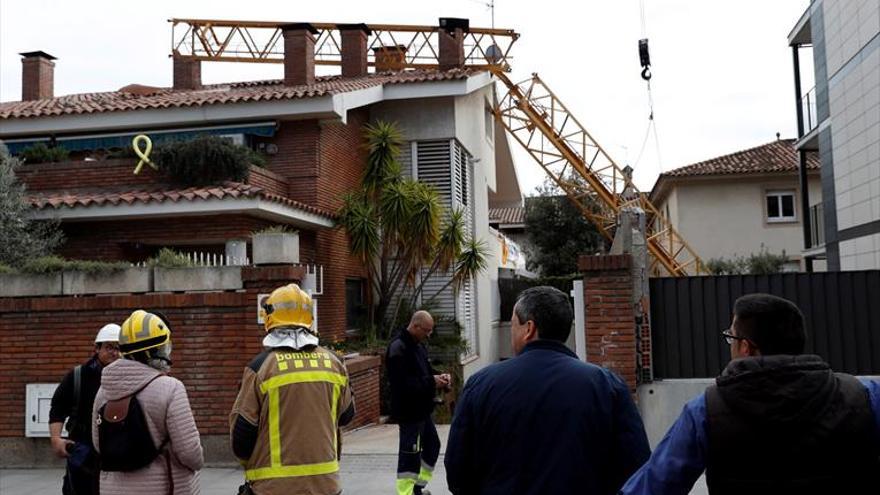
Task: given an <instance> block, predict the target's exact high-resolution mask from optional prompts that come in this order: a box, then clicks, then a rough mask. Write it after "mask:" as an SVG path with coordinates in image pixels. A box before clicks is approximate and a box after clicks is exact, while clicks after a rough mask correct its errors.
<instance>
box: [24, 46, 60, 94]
mask: <svg viewBox="0 0 880 495" xmlns="http://www.w3.org/2000/svg"><path fill="white" fill-rule="evenodd" d="M19 55H21V56H22V57H24V58H22V59H21V100H22V101H28V100H44V99H47V98H52V97H54V96H55V62H53V60H56V59H55V57H53V56H52V55H49V54H48V53H46V52H40V51H37V52H24V53H19Z"/></svg>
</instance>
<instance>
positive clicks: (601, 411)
mask: <svg viewBox="0 0 880 495" xmlns="http://www.w3.org/2000/svg"><path fill="white" fill-rule="evenodd" d="M572 319H573V318H572V308H571V303H570V302H569V299H568V296H567V295H565V294H564V293H563V292H562V291H560V290H558V289H555V288H553V287H546V286H544V287H533V288H531V289H527V290H525V291H523V292H522V294H520V296H519V298H518V299H517V302H516V305H515V306H514V309H513V315H512V317H511V322H510V326H511V331H510V334H511V342H512V344H513V351H514V353H515V354H516V357H515V358H513V359H509V360H507V361H504V362H501V363H497V364H493V365H492V366H489V367H487V368H484V369H482V370H480V371H479V372H477V373H476V374H474V375H473V376H472V377H471V378H470V379H469V380H468V381H467V384H466V385H465V387H464V390H463V391H462V393H461V396H460V397H459V399H458V406H457V407H456V410H455V417H454V418H453V421H452V427H451V429H450V432H449V444H448V445H447V446H446V458H445V464H446V479H447V481H448V482H449V490H450V491H451V492H452V493H454V494H456V495H501V494H503V495H543V494H569V493H578V494H589V495H610V494H613V493H615V492H616V491H617V490H618V489H619V488H620V487H621V486H622V485H623V482H624V481H626V479H627V478H628V477H629V476H630V475H631V474H632V473H633V472H635V470H636V469H638V467H639V466H641V465H642V463H643V462H645V460H646V459H647V458H648V455H649V454H650V450H649V448H648V438H647V436H646V435H645V428H644V426H643V425H642V420H641V418H640V417H639V413H638V411H637V410H636V407H635V404H634V403H633V400H632V397H631V396H630V391H629V388H628V387H627V386H626V384H625V383H624V382H623V380H621V379H620V378H619V377H617V376H616V375H615V374H614V373H612V372H610V371H608V370H606V369H604V368H600V367H598V366H594V365H591V364H587V363H585V362H582V361H580V360H579V359H578V358H577V356H576V355H575V354H574V353H573V352H571V350H569V349H568V347H566V346H565V344H564V342H565V341H566V340H568V335H569V333H570V332H571V323H572Z"/></svg>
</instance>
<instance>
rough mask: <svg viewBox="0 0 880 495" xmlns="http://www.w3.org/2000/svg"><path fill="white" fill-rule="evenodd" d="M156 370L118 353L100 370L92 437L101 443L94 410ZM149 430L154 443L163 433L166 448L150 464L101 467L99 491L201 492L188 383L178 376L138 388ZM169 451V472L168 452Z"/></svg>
mask: <svg viewBox="0 0 880 495" xmlns="http://www.w3.org/2000/svg"><path fill="white" fill-rule="evenodd" d="M159 374H161V373H160V372H159V371H157V370H155V369H153V368H151V367H149V366H147V365H145V364H141V363H139V362H137V361H131V360H128V359H119V360H117V361H115V362H113V363H111V364H110V365H108V366H107V367H106V368H104V371H103V373H102V375H101V388H100V389H98V394H97V395H96V396H95V407H94V409H93V410H92V443H93V444H94V445H95V448H96V449H98V448H99V445H100V444H99V442H98V427H97V425H96V420H97V418H98V411H99V410H100V409H101V407H102V406H103V405H104V404H106V403H107V401H108V400H117V399H121V398H123V397H125V396H127V395H131V393H132V392H134V391H135V390H137V389H138V388H140V387H141V386H143V384H144V383H146V382H148V381H149V380H150V379H152V378H153V377H155V376H156V375H159ZM137 399H138V402H140V405H141V408H142V409H143V411H144V416H145V419H146V422H147V425H148V427H149V429H150V435H151V436H152V437H153V442H155V444H156V445H161V444H162V442H163V441H164V440H165V439H166V438H167V439H168V446H167V447H166V450H165V453H163V454H161V455H159V457H157V458H156V459H155V460H154V461H153V463H152V464H150V465H149V466H147V467H145V468H143V469H139V470H137V471H132V472H125V473H123V472H105V471H102V472H101V495H162V494H167V493H171V485H170V483H171V481H172V480H173V483H174V495H189V494H196V493H199V469H201V468H202V465H203V463H204V457H203V453H202V445H201V443H200V440H199V431H198V429H197V428H196V422H195V420H194V419H193V415H192V410H191V409H190V405H189V399H188V398H187V396H186V388H185V387H184V386H183V383H181V382H180V380H178V379H177V378H172V377H170V376H161V377H159V378H157V379H155V380H153V382H152V383H150V384H149V385H147V386H146V387H145V388H144V389H143V390H141V391H140V392H138V394H137ZM169 452H170V455H171V475H170V476H169V473H168V467H167V466H168V463H167V459H166V456H167V455H169Z"/></svg>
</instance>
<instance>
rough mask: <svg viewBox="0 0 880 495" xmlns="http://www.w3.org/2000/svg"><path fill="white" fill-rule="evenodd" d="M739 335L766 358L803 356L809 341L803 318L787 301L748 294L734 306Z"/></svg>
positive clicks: (795, 307) (793, 305)
mask: <svg viewBox="0 0 880 495" xmlns="http://www.w3.org/2000/svg"><path fill="white" fill-rule="evenodd" d="M733 314H734V316H736V333H737V335H740V336H742V337H745V338H747V339H749V340H750V341H751V342H753V343H754V344H755V345H756V346H757V347H758V350H759V351H761V354H763V355H772V354H792V355H796V354H803V352H804V345H806V342H807V332H806V329H805V328H804V315H803V314H802V313H801V310H800V309H798V307H797V306H795V304H794V303H793V302H791V301H789V300H788V299H783V298H781V297H776V296H771V295H770V294H748V295H745V296H742V297H740V298H739V299H737V300H736V303H734V305H733Z"/></svg>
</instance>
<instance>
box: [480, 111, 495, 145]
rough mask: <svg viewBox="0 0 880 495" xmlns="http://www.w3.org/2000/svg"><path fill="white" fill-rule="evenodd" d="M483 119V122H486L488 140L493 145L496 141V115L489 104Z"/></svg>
mask: <svg viewBox="0 0 880 495" xmlns="http://www.w3.org/2000/svg"><path fill="white" fill-rule="evenodd" d="M487 103H488V102H487ZM483 117H484V119H483V121H484V122H485V126H486V139H488V140H489V142H490V143H491V142H493V141H494V140H495V114H493V113H492V107H490V106H489V105H488V104H487V105H486V110H485V112H484V114H483Z"/></svg>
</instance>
